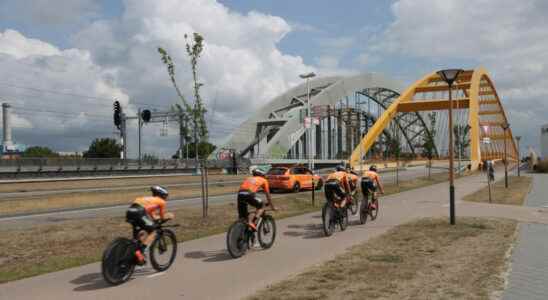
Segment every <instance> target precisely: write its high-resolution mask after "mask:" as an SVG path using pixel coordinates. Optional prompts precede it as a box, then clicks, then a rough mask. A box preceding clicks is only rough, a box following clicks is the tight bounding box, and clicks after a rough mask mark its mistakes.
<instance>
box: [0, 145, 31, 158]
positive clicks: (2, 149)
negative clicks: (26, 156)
mask: <svg viewBox="0 0 548 300" xmlns="http://www.w3.org/2000/svg"><path fill="white" fill-rule="evenodd" d="M26 149H27V146H26V145H22V144H11V145H9V146H4V145H0V156H1V158H2V159H13V158H17V157H20V156H21V154H23V152H25V150H26Z"/></svg>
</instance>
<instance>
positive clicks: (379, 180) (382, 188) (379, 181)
mask: <svg viewBox="0 0 548 300" xmlns="http://www.w3.org/2000/svg"><path fill="white" fill-rule="evenodd" d="M375 180H376V181H377V185H378V186H379V191H380V192H381V194H384V187H383V186H382V183H381V179H380V178H379V175H377V176H376V177H375Z"/></svg>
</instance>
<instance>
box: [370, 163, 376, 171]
mask: <svg viewBox="0 0 548 300" xmlns="http://www.w3.org/2000/svg"><path fill="white" fill-rule="evenodd" d="M369 171H373V172H377V166H375V165H371V167H369Z"/></svg>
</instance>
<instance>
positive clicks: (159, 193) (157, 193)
mask: <svg viewBox="0 0 548 300" xmlns="http://www.w3.org/2000/svg"><path fill="white" fill-rule="evenodd" d="M150 191H151V192H152V196H154V197H160V198H162V199H164V200H166V199H167V196H169V192H168V191H167V189H166V188H163V187H161V186H159V185H155V186H152V187H150Z"/></svg>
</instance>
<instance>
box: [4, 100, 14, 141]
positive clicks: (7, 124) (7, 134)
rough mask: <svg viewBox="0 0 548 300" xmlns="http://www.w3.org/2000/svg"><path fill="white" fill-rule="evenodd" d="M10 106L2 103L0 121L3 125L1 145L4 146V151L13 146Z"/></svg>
mask: <svg viewBox="0 0 548 300" xmlns="http://www.w3.org/2000/svg"><path fill="white" fill-rule="evenodd" d="M10 107H11V106H10V105H9V104H8V103H2V121H3V125H4V135H3V139H2V145H3V146H4V151H6V150H10V149H12V148H13V142H12V141H11V124H10V111H9V109H10Z"/></svg>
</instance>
